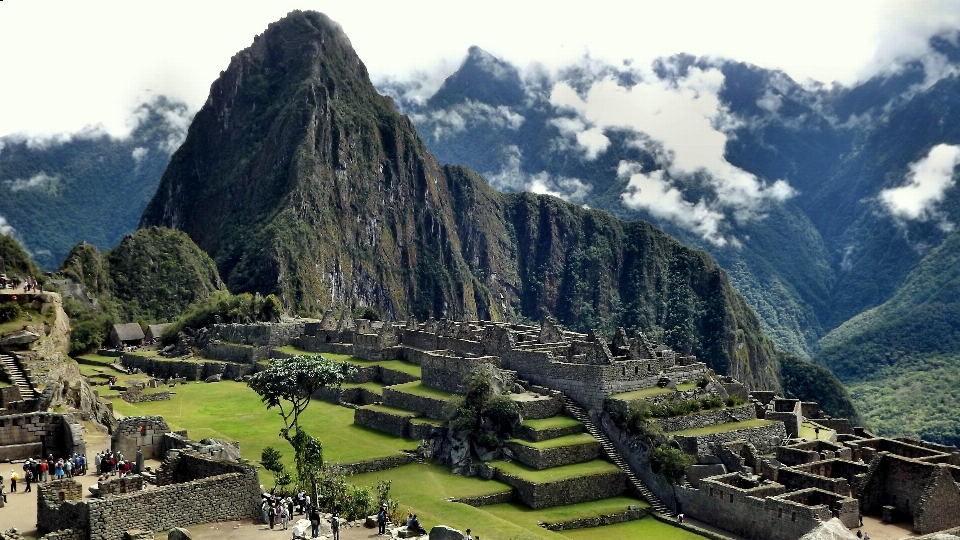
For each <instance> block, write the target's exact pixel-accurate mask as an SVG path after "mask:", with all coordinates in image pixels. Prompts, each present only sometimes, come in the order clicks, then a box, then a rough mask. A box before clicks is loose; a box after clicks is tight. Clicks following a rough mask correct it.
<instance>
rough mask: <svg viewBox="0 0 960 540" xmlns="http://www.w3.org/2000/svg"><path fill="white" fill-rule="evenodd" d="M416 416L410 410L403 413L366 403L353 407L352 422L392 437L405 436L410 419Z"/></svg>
mask: <svg viewBox="0 0 960 540" xmlns="http://www.w3.org/2000/svg"><path fill="white" fill-rule="evenodd" d="M416 416H417V413H415V412H412V411H411V412H409V414H404V413H402V412H400V411H390V410H387V409H386V408H383V407H379V406H377V405H366V406H363V407H357V408H356V409H354V411H353V423H354V424H356V425H358V426H363V427H368V428H371V429H375V430H377V431H382V432H383V433H387V434H388V435H393V436H394V437H406V436H407V433H408V432H409V427H408V426H409V424H410V419H411V418H414V417H416Z"/></svg>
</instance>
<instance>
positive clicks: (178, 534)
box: [167, 527, 193, 540]
mask: <svg viewBox="0 0 960 540" xmlns="http://www.w3.org/2000/svg"><path fill="white" fill-rule="evenodd" d="M167 540H193V535H192V534H190V531H188V530H186V529H181V528H180V527H174V528H173V529H170V532H168V533H167Z"/></svg>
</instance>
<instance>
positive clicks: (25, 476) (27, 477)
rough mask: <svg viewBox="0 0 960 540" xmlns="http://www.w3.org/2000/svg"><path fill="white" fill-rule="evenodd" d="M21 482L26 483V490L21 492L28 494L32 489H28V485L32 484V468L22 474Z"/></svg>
mask: <svg viewBox="0 0 960 540" xmlns="http://www.w3.org/2000/svg"><path fill="white" fill-rule="evenodd" d="M23 480H24V481H25V482H26V483H27V488H26V489H24V490H23V492H24V493H30V492H31V491H33V489H31V488H30V484H31V483H32V482H33V467H30V468H28V469H27V470H26V472H24V473H23Z"/></svg>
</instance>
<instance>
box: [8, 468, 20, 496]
mask: <svg viewBox="0 0 960 540" xmlns="http://www.w3.org/2000/svg"><path fill="white" fill-rule="evenodd" d="M19 479H20V477H19V476H18V475H17V471H15V470H13V469H10V493H16V492H17V480H19Z"/></svg>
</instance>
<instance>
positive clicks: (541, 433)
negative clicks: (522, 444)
mask: <svg viewBox="0 0 960 540" xmlns="http://www.w3.org/2000/svg"><path fill="white" fill-rule="evenodd" d="M577 433H583V424H577V425H573V426H567V427H559V428H548V429H533V428H532V427H530V426H525V425H523V424H520V429H519V430H518V431H517V435H518V436H519V437H521V438H524V439H527V440H529V441H533V442H539V441H546V440H548V439H556V438H557V437H563V436H565V435H575V434H577Z"/></svg>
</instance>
